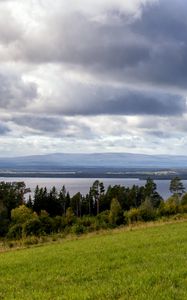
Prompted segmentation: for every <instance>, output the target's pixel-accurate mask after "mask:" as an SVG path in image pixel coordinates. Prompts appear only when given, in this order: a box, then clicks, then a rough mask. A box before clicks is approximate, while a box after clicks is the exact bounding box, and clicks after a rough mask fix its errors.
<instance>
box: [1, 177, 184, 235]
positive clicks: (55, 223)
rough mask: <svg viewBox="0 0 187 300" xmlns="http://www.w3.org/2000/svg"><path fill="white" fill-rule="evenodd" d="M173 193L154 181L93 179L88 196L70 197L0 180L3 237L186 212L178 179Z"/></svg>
mask: <svg viewBox="0 0 187 300" xmlns="http://www.w3.org/2000/svg"><path fill="white" fill-rule="evenodd" d="M169 189H170V192H171V196H170V197H169V198H168V199H162V197H161V196H160V195H159V193H158V192H157V186H156V183H155V182H154V181H153V179H151V178H147V180H146V184H145V185H144V186H136V185H133V186H132V187H131V188H129V187H125V186H122V185H114V186H109V187H108V188H107V189H106V190H105V186H104V184H103V182H101V181H99V180H95V181H94V182H93V184H92V186H91V187H90V189H89V192H88V193H87V194H86V195H82V194H81V193H80V192H77V193H76V194H75V195H73V196H72V197H70V194H69V192H68V191H66V188H65V186H62V188H61V190H60V191H57V189H56V187H53V188H52V189H50V190H47V188H46V187H45V188H43V187H42V188H41V187H39V186H36V188H35V191H34V194H33V195H32V196H29V199H28V200H27V201H26V200H25V198H26V197H25V195H26V194H27V193H28V192H30V189H29V188H27V187H26V185H25V183H24V182H11V183H10V182H0V236H1V237H2V238H7V239H21V238H23V237H27V236H43V235H50V234H54V233H60V232H63V233H64V234H68V233H73V234H78V235H79V234H82V233H86V232H91V231H96V230H99V229H107V228H115V227H117V226H122V225H128V224H132V223H137V222H148V221H154V220H158V219H163V218H167V217H169V216H172V215H173V216H175V215H176V216H180V215H183V214H185V213H187V193H185V188H184V186H183V183H182V181H181V180H180V178H179V177H174V178H173V179H172V180H171V182H170V188H169Z"/></svg>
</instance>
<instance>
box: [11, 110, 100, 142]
mask: <svg viewBox="0 0 187 300" xmlns="http://www.w3.org/2000/svg"><path fill="white" fill-rule="evenodd" d="M9 121H11V122H13V123H14V124H16V125H19V126H20V127H21V128H22V130H23V131H27V129H30V130H33V132H32V133H33V134H36V135H50V136H54V137H55V136H56V137H66V138H76V137H77V136H79V138H87V139H90V138H93V136H94V135H93V132H92V130H91V128H89V126H87V125H85V124H84V123H82V122H81V121H76V120H67V119H65V118H63V117H59V116H56V117H50V116H39V115H37V116H36V115H29V114H27V115H24V114H23V115H17V116H15V117H12V118H11V119H9ZM30 134H31V132H30Z"/></svg>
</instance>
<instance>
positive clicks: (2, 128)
mask: <svg viewBox="0 0 187 300" xmlns="http://www.w3.org/2000/svg"><path fill="white" fill-rule="evenodd" d="M10 131H11V130H10V128H9V127H8V126H7V125H6V124H4V123H2V122H0V136H2V135H6V134H7V133H8V132H10Z"/></svg>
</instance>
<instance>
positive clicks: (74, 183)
mask: <svg viewBox="0 0 187 300" xmlns="http://www.w3.org/2000/svg"><path fill="white" fill-rule="evenodd" d="M95 180H96V179H94V178H23V177H21V178H13V177H6V178H4V177H0V181H7V182H11V181H24V182H25V184H26V186H27V187H29V188H30V189H31V192H33V191H34V189H35V187H36V185H37V184H38V185H39V187H45V186H46V187H47V188H48V189H50V188H51V187H53V186H55V187H56V188H57V189H58V190H60V188H61V187H62V186H63V185H65V187H66V190H67V191H69V192H70V195H71V196H72V195H74V194H76V193H77V192H81V193H82V194H83V195H84V194H86V193H87V192H88V191H89V188H90V186H91V185H92V184H93V182H94V181H95ZM99 180H100V181H102V182H103V183H104V185H105V189H107V187H108V186H109V185H115V184H120V185H124V186H126V187H131V186H132V185H133V184H135V185H139V186H141V185H144V184H145V181H144V180H139V179H132V178H129V179H128V178H100V179H99ZM155 183H156V184H157V191H158V192H159V193H160V195H161V196H162V197H163V198H164V199H166V198H168V197H169V196H170V192H169V184H170V180H155ZM183 184H184V186H185V187H186V190H187V180H183Z"/></svg>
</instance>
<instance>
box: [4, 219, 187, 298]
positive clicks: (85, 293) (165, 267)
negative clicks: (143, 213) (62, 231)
mask: <svg viewBox="0 0 187 300" xmlns="http://www.w3.org/2000/svg"><path fill="white" fill-rule="evenodd" d="M0 299H19V300H22V299H24V300H25V299H40V300H41V299H45V300H47V299H50V300H51V299H77V300H78V299H79V300H80V299H99V300H100V299H107V300H108V299H112V300H114V299H128V300H130V299H133V300H136V299H141V300H144V299H146V300H148V299H154V300H155V299H159V300H162V299H163V300H167V299H177V300H180V299H187V223H185V222H184V223H178V224H168V225H162V226H157V227H150V228H140V229H136V230H133V231H125V232H123V231H121V232H117V233H116V232H114V233H110V234H106V235H101V236H100V235H99V236H93V237H87V238H83V239H78V240H73V241H64V242H63V243H58V244H51V245H45V246H42V247H36V248H30V249H25V250H19V251H11V252H7V253H2V254H0Z"/></svg>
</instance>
